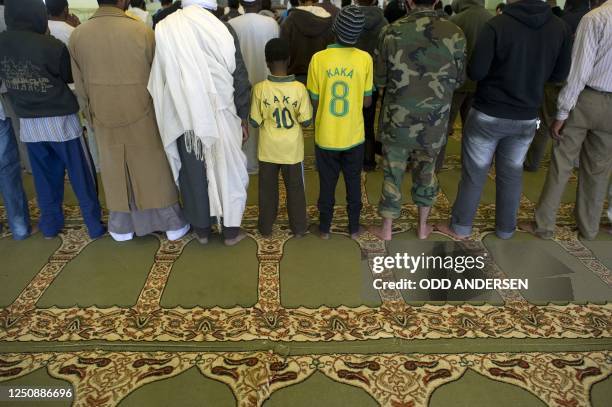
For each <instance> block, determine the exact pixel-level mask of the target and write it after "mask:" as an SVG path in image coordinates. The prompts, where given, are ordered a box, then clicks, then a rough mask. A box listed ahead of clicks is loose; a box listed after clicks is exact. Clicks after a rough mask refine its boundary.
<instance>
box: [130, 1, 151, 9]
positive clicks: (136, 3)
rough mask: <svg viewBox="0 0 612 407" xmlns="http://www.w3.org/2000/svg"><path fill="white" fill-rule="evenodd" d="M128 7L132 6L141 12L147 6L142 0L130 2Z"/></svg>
mask: <svg viewBox="0 0 612 407" xmlns="http://www.w3.org/2000/svg"><path fill="white" fill-rule="evenodd" d="M130 6H132V7H133V8H139V9H142V10H146V9H147V5H146V4H145V1H144V0H130Z"/></svg>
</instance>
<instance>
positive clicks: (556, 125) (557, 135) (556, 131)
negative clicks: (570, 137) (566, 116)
mask: <svg viewBox="0 0 612 407" xmlns="http://www.w3.org/2000/svg"><path fill="white" fill-rule="evenodd" d="M564 125H565V120H555V121H554V122H553V124H552V126H550V137H552V138H553V140H555V141H561V140H562V139H563V134H561V130H563V126H564Z"/></svg>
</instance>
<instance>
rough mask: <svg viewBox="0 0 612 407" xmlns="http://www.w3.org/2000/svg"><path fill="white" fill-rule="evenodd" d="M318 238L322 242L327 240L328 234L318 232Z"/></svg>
mask: <svg viewBox="0 0 612 407" xmlns="http://www.w3.org/2000/svg"><path fill="white" fill-rule="evenodd" d="M319 237H320V238H321V239H323V240H329V233H326V232H321V231H319Z"/></svg>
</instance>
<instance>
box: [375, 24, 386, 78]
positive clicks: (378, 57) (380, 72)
mask: <svg viewBox="0 0 612 407" xmlns="http://www.w3.org/2000/svg"><path fill="white" fill-rule="evenodd" d="M388 27H389V26H386V27H385V28H383V29H382V30H381V32H380V34H379V36H378V45H377V46H376V49H375V50H374V58H373V64H374V79H373V80H374V86H376V88H377V89H379V90H381V89H382V88H384V87H385V86H386V85H387V43H386V41H385V38H386V36H387V35H386V33H387V29H388Z"/></svg>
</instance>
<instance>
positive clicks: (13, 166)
mask: <svg viewBox="0 0 612 407" xmlns="http://www.w3.org/2000/svg"><path fill="white" fill-rule="evenodd" d="M0 194H1V195H2V199H3V200H4V207H5V209H6V213H7V217H8V224H9V228H10V229H11V232H12V233H13V239H15V240H23V239H25V238H27V237H28V236H29V235H30V232H31V228H30V213H29V211H28V199H27V198H26V194H25V192H24V190H23V182H22V180H21V164H20V162H19V150H18V149H17V141H16V140H15V133H14V132H13V126H11V120H10V119H8V118H7V119H6V120H0Z"/></svg>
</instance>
